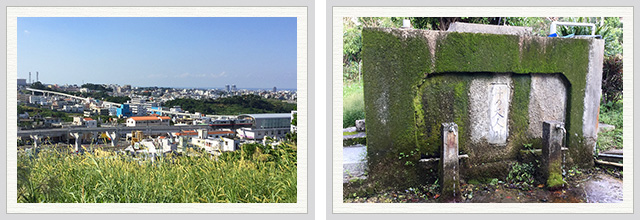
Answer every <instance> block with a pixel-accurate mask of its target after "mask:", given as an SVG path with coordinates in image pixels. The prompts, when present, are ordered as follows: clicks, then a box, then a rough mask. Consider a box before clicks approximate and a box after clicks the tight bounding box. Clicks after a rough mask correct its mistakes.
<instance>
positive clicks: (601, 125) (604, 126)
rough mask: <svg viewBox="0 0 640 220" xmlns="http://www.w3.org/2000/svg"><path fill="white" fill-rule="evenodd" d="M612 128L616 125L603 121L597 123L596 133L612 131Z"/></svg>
mask: <svg viewBox="0 0 640 220" xmlns="http://www.w3.org/2000/svg"><path fill="white" fill-rule="evenodd" d="M614 129H616V126H613V125H608V124H605V123H598V133H601V132H607V131H613V130H614Z"/></svg>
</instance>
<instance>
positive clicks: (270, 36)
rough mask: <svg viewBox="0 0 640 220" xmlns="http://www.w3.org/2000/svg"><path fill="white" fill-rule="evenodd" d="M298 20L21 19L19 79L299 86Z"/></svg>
mask: <svg viewBox="0 0 640 220" xmlns="http://www.w3.org/2000/svg"><path fill="white" fill-rule="evenodd" d="M296 43H297V42H296V18H295V17H293V18H37V17H33V18H31V17H28V18H18V78H24V79H28V77H29V72H31V73H32V79H33V80H34V81H35V72H36V71H38V72H39V73H40V81H41V82H43V83H45V84H77V85H81V84H82V82H83V80H84V82H85V83H100V84H120V85H124V84H130V85H132V86H159V87H198V88H205V87H224V85H226V84H235V85H236V86H237V87H238V88H273V87H274V86H276V87H278V88H282V89H295V88H296V64H297V63H296V52H297V51H296Z"/></svg>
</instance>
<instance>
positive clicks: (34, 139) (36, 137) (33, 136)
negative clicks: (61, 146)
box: [31, 134, 40, 148]
mask: <svg viewBox="0 0 640 220" xmlns="http://www.w3.org/2000/svg"><path fill="white" fill-rule="evenodd" d="M31 139H33V148H38V141H39V140H40V135H37V134H35V135H31Z"/></svg>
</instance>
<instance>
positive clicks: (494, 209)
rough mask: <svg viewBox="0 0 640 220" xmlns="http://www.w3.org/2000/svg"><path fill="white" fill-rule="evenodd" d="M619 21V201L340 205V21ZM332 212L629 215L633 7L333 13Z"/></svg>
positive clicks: (370, 9) (338, 9)
mask: <svg viewBox="0 0 640 220" xmlns="http://www.w3.org/2000/svg"><path fill="white" fill-rule="evenodd" d="M462 16H464V17H487V16H491V17H496V16H503V17H547V16H550V17H551V16H552V17H623V19H624V24H623V32H624V35H623V41H624V44H623V50H624V57H623V62H624V67H623V68H624V76H623V80H624V84H623V86H624V97H623V98H624V113H623V118H624V129H623V133H624V136H623V143H624V155H625V156H624V157H625V163H624V183H623V193H624V197H623V198H624V199H623V200H624V201H623V202H622V203H608V204H593V203H580V204H567V203H561V204H558V203H556V204H547V203H480V204H478V203H475V204H468V203H465V204H443V203H436V204H434V203H412V204H397V203H393V204H387V203H386V204H380V203H375V204H372V203H357V204H354V203H343V202H342V200H343V197H342V195H343V194H342V192H343V186H342V181H343V180H342V114H343V112H342V108H343V104H342V86H343V82H342V51H343V50H342V44H343V41H342V32H343V31H342V29H343V24H342V18H343V17H462ZM332 21H333V48H332V49H333V54H332V58H333V60H332V62H333V109H334V111H333V127H332V131H333V134H332V138H333V170H332V172H333V173H332V177H333V182H332V183H333V212H334V213H633V178H634V175H633V138H632V134H633V99H632V94H633V7H333V18H332Z"/></svg>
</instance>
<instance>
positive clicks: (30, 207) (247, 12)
mask: <svg viewBox="0 0 640 220" xmlns="http://www.w3.org/2000/svg"><path fill="white" fill-rule="evenodd" d="M17 17H297V87H298V88H297V94H298V101H297V104H298V170H297V177H298V181H297V190H298V192H297V199H298V201H297V203H259V204H256V203H233V204H222V203H206V204H202V203H184V204H176V203H169V204H163V203H135V204H128V203H112V204H94V203H91V204H68V203H67V204H53V203H47V204H31V203H17V195H16V191H17V190H16V185H17V184H16V183H17V173H16V166H17V161H16V155H17V148H16V147H13V146H16V136H17V135H16V134H17V128H16V127H15V126H7V132H8V133H7V134H8V135H7V140H6V141H7V145H6V146H7V213H306V212H307V199H308V198H307V194H308V192H307V189H308V188H307V167H308V166H307V165H308V164H307V157H308V155H307V152H308V149H307V141H308V134H307V131H308V130H307V128H308V124H307V117H308V114H307V101H308V100H307V97H308V96H307V95H308V91H307V7H7V75H8V76H7V80H8V81H7V102H8V104H7V124H8V125H15V124H16V123H17V122H16V120H17V117H16V115H17V112H16V111H17V110H16V109H17V106H16V102H15V100H16V99H17V98H16V97H17V92H16V89H17V85H16V84H17Z"/></svg>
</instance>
